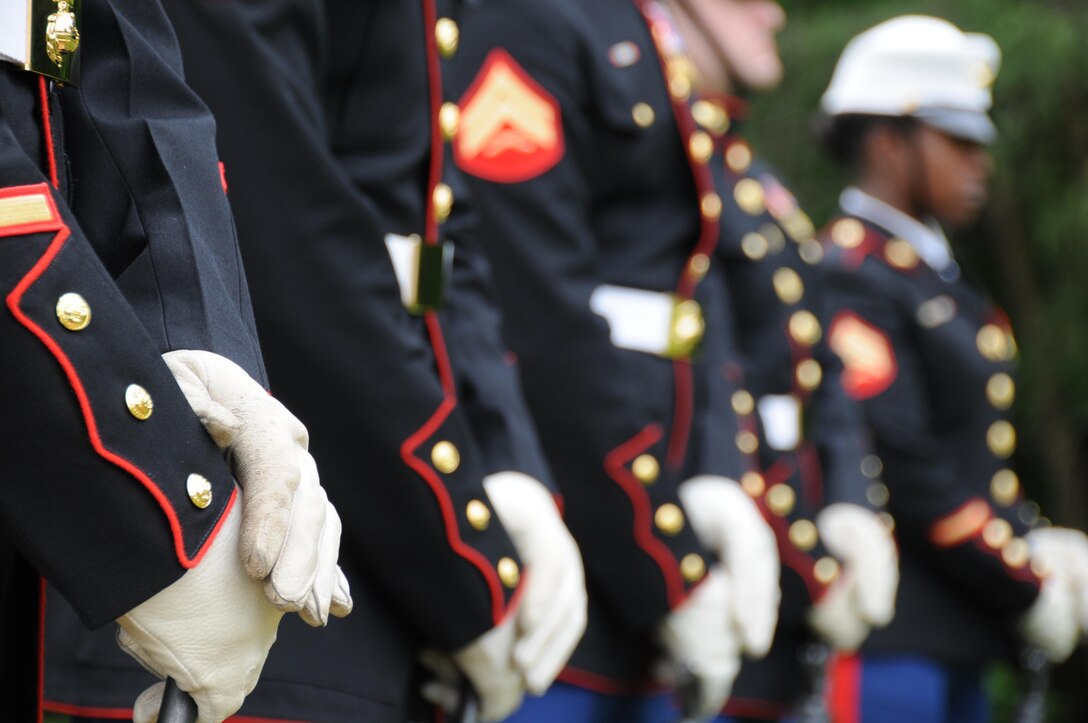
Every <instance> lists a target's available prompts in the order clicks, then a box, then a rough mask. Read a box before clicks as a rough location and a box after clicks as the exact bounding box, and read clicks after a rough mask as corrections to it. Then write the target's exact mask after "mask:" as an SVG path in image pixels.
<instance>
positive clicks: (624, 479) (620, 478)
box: [604, 424, 687, 608]
mask: <svg viewBox="0 0 1088 723" xmlns="http://www.w3.org/2000/svg"><path fill="white" fill-rule="evenodd" d="M660 439H661V427H659V426H658V425H656V424H651V425H649V426H648V427H646V428H645V429H643V430H642V431H641V432H639V433H638V434H636V435H635V436H634V437H632V438H631V439H629V440H627V441H626V442H624V443H623V444H621V445H620V446H618V447H616V448H615V449H613V450H612V451H611V452H609V453H608V455H607V456H605V458H604V469H605V472H607V473H608V476H610V477H611V478H612V479H613V480H615V482H616V483H617V484H618V485H619V486H620V488H621V489H622V490H623V491H624V492H625V493H626V494H627V497H628V498H630V500H631V509H632V511H633V513H634V515H633V516H634V525H633V526H634V537H635V542H636V543H637V544H638V546H639V547H640V548H642V550H643V551H644V552H645V553H646V554H647V555H649V556H650V557H651V558H653V560H654V562H656V563H657V565H658V567H659V568H661V572H662V575H663V576H664V578H665V589H666V594H667V596H668V601H669V607H670V608H674V607H676V606H677V605H679V604H680V603H681V602H683V601H684V599H685V598H686V597H687V592H686V591H685V590H684V582H683V580H682V579H681V578H680V563H679V562H678V561H677V559H676V556H675V555H673V554H672V550H670V549H669V548H668V546H667V545H665V543H663V542H662V541H661V540H659V539H657V538H656V537H655V536H654V533H653V525H654V512H653V509H652V506H651V504H650V497H649V495H648V494H647V493H646V489H645V488H644V487H643V486H642V484H641V483H640V482H639V481H638V480H637V479H635V476H634V475H633V474H631V471H630V470H628V469H627V466H626V464H627V462H629V461H630V460H632V459H634V458H635V457H636V456H638V455H639V454H641V453H642V452H644V451H645V450H647V449H648V448H649V447H650V446H652V445H653V444H655V443H656V442H658V441H659V440H660Z"/></svg>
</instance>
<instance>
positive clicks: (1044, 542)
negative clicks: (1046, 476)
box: [1026, 527, 1088, 635]
mask: <svg viewBox="0 0 1088 723" xmlns="http://www.w3.org/2000/svg"><path fill="white" fill-rule="evenodd" d="M1026 539H1027V541H1028V544H1029V545H1030V546H1031V552H1032V558H1033V559H1039V561H1040V563H1041V564H1042V566H1043V567H1048V568H1050V569H1053V568H1055V567H1061V568H1062V572H1063V573H1064V574H1066V575H1068V577H1069V583H1070V585H1071V586H1072V588H1073V593H1074V595H1075V598H1076V605H1077V617H1078V618H1079V622H1080V630H1081V634H1082V635H1083V634H1084V633H1088V536H1085V534H1084V533H1083V532H1081V531H1080V530H1073V529H1070V528H1068V527H1044V528H1040V529H1038V530H1032V531H1031V532H1029V533H1028V534H1027V536H1026Z"/></svg>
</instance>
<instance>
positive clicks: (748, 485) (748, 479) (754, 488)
mask: <svg viewBox="0 0 1088 723" xmlns="http://www.w3.org/2000/svg"><path fill="white" fill-rule="evenodd" d="M740 486H741V488H742V489H743V490H744V491H745V492H747V493H748V496H749V497H759V496H760V495H762V494H763V490H765V489H767V483H766V482H764V481H763V475H761V474H760V473H759V472H745V473H744V474H742V475H741V477H740Z"/></svg>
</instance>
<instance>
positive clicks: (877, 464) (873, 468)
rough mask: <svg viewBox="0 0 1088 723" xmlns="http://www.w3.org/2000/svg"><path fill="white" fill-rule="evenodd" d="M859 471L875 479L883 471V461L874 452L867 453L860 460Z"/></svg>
mask: <svg viewBox="0 0 1088 723" xmlns="http://www.w3.org/2000/svg"><path fill="white" fill-rule="evenodd" d="M859 466H860V467H861V473H862V474H863V475H865V476H866V477H868V478H869V479H876V478H877V477H879V476H880V474H881V472H883V471H884V463H883V462H881V461H880V457H877V456H876V455H875V454H867V455H865V457H864V458H862V460H861V464H860V465H859Z"/></svg>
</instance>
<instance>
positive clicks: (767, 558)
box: [679, 475, 782, 658]
mask: <svg viewBox="0 0 1088 723" xmlns="http://www.w3.org/2000/svg"><path fill="white" fill-rule="evenodd" d="M679 494H680V500H681V501H682V502H683V503H684V509H685V510H686V511H687V515H688V519H689V520H691V526H692V527H693V528H694V529H695V534H696V535H697V536H698V537H699V540H700V541H701V542H702V543H703V544H704V545H706V546H707V547H709V548H710V549H712V550H713V551H714V552H716V553H717V554H718V556H719V558H720V559H721V562H722V565H723V567H724V568H725V571H726V573H727V574H728V575H729V578H730V581H731V583H732V584H731V585H730V588H731V591H732V597H733V604H732V605H730V606H729V609H730V614H731V620H732V622H733V624H734V625H735V626H736V628H737V631H738V633H739V637H740V641H741V644H742V645H743V647H744V650H745V651H746V652H748V653H749V654H750V655H752V656H753V657H756V658H760V657H763V656H764V655H766V654H767V651H768V650H770V649H771V641H772V640H773V639H774V629H775V625H776V624H777V623H778V604H779V602H780V601H781V599H782V591H781V589H780V588H779V585H778V574H779V562H778V546H777V544H776V542H775V538H774V532H772V531H771V528H770V526H768V525H767V522H766V521H765V520H764V519H763V515H762V514H761V513H760V511H759V508H758V507H756V504H755V502H753V501H752V498H751V497H749V496H748V493H747V492H745V491H744V490H743V489H742V488H741V486H740V485H738V484H737V483H736V482H734V481H733V480H731V479H728V478H726V477H715V476H711V475H701V476H699V477H692V478H691V479H689V480H687V481H686V482H683V483H681V485H680V489H679Z"/></svg>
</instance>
